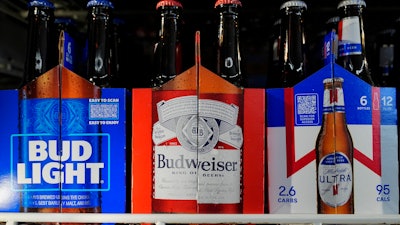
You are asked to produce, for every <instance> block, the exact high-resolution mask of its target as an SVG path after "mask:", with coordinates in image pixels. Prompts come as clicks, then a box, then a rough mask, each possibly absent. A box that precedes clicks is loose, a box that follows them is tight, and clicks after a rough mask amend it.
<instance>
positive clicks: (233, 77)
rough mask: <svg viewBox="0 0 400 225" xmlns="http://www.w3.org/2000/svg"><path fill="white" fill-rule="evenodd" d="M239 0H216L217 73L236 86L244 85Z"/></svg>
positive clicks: (240, 4)
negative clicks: (217, 19)
mask: <svg viewBox="0 0 400 225" xmlns="http://www.w3.org/2000/svg"><path fill="white" fill-rule="evenodd" d="M241 6H242V3H241V2H240V1H239V0H217V1H216V3H215V8H216V9H217V11H218V13H219V26H218V46H217V74H218V75H219V76H221V77H222V78H224V79H226V80H227V81H229V82H230V83H232V84H234V85H236V86H237V87H243V86H244V81H245V79H244V77H243V75H242V71H241V56H240V45H239V11H240V7H241Z"/></svg>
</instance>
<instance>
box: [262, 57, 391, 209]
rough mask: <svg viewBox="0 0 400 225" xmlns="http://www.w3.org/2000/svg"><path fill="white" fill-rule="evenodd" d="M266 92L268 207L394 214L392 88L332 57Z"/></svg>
mask: <svg viewBox="0 0 400 225" xmlns="http://www.w3.org/2000/svg"><path fill="white" fill-rule="evenodd" d="M266 93H267V96H266V102H267V112H266V113H267V121H266V124H267V158H268V160H267V165H268V167H267V168H268V205H269V213H333V214H343V213H345V214H353V213H354V214H371V213H373V214H397V213H398V211H399V207H398V205H399V187H398V139H397V137H398V134H397V106H396V90H395V88H386V87H385V88H384V87H382V88H379V87H372V86H370V85H369V84H368V83H366V82H364V81H362V80H361V79H359V78H358V77H356V76H355V75H353V74H352V73H349V72H348V71H347V70H345V69H344V68H342V67H340V66H338V65H336V64H329V65H327V66H325V67H323V68H322V69H320V70H319V71H317V72H316V73H314V74H312V75H311V76H309V77H308V78H306V79H305V80H304V81H302V82H300V83H298V84H297V85H295V86H294V87H292V88H277V89H268V90H266Z"/></svg>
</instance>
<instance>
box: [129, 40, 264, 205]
mask: <svg viewBox="0 0 400 225" xmlns="http://www.w3.org/2000/svg"><path fill="white" fill-rule="evenodd" d="M197 35H199V34H198V33H197ZM197 40H198V41H199V36H198V39H197ZM196 49H197V50H198V51H197V55H196V59H198V60H196V64H195V65H194V66H193V67H191V68H190V69H188V70H187V71H184V72H183V73H181V74H179V75H178V76H177V77H176V78H174V79H173V80H170V81H169V82H167V83H165V84H164V85H163V86H162V87H161V88H159V89H150V88H149V89H133V91H132V107H133V112H132V113H133V117H132V137H133V139H132V179H133V186H132V206H131V207H132V213H263V212H264V186H263V185H264V180H263V178H264V142H265V124H264V117H265V114H263V113H264V109H265V107H263V106H264V103H265V99H264V94H265V91H264V90H263V89H241V88H237V87H236V86H234V85H232V84H230V83H229V82H227V81H225V80H224V79H223V78H221V77H219V76H218V75H216V74H214V73H212V72H211V71H209V70H208V69H206V68H204V67H203V66H201V64H200V60H199V59H200V55H199V49H200V46H199V42H197V45H196ZM197 56H198V57H197Z"/></svg>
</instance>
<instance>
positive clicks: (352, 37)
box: [337, 0, 374, 85]
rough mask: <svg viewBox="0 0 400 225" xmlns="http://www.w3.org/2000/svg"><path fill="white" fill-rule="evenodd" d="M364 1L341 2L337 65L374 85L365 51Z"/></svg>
mask: <svg viewBox="0 0 400 225" xmlns="http://www.w3.org/2000/svg"><path fill="white" fill-rule="evenodd" d="M365 7H366V3H365V1H364V0H342V1H341V2H340V3H339V5H338V7H337V8H338V11H339V17H340V21H339V44H338V45H339V47H338V52H339V53H338V60H337V63H338V65H340V66H342V67H344V68H345V69H347V70H348V71H350V72H351V73H353V74H355V75H356V76H357V77H359V78H361V79H362V80H364V81H365V82H367V83H369V84H370V85H374V82H373V79H372V76H371V71H370V69H369V67H368V61H367V57H366V49H365V34H364V19H363V12H364V9H365Z"/></svg>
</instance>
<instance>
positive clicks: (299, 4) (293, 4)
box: [280, 1, 307, 9]
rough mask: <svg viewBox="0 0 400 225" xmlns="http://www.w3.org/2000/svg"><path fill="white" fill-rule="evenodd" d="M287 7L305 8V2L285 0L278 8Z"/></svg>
mask: <svg viewBox="0 0 400 225" xmlns="http://www.w3.org/2000/svg"><path fill="white" fill-rule="evenodd" d="M289 7H302V8H305V9H307V4H306V3H305V2H303V1H287V2H284V3H283V4H282V5H281V8H280V9H284V8H289Z"/></svg>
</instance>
